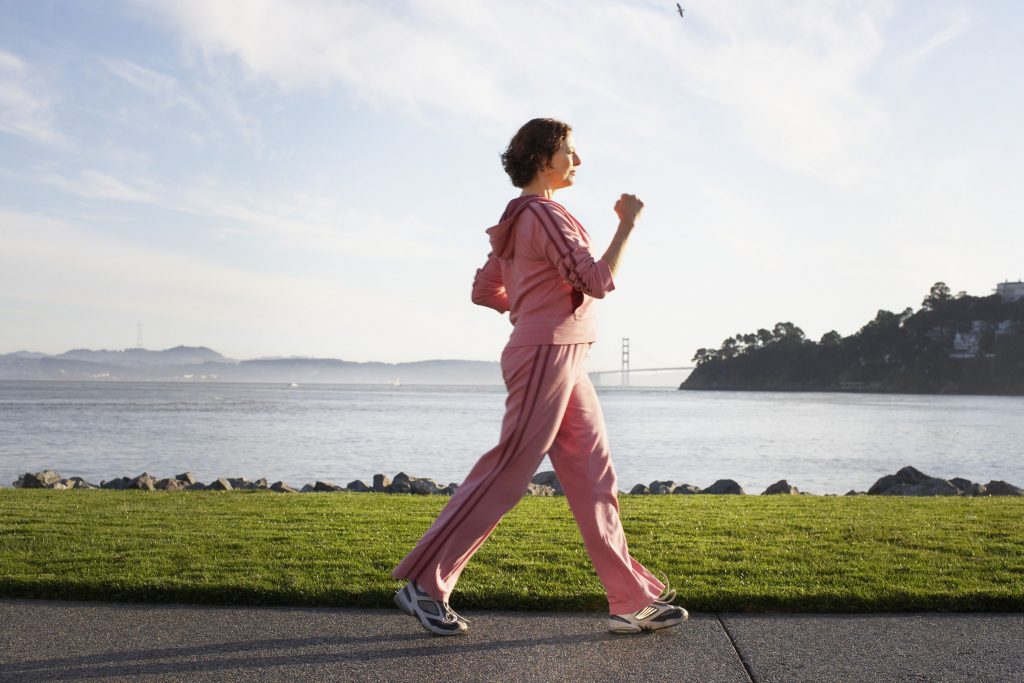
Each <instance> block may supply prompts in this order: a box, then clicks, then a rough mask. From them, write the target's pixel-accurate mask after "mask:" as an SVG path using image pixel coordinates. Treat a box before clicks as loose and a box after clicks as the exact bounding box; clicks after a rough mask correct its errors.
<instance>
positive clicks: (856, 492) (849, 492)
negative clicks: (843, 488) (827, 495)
mask: <svg viewBox="0 0 1024 683" xmlns="http://www.w3.org/2000/svg"><path fill="white" fill-rule="evenodd" d="M846 495H848V496H866V495H868V494H867V493H866V492H864V491H854V490H853V489H850V490H849V491H847V492H846Z"/></svg>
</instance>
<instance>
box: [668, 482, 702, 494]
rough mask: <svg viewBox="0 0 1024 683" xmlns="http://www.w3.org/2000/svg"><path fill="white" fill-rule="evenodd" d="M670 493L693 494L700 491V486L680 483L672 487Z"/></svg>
mask: <svg viewBox="0 0 1024 683" xmlns="http://www.w3.org/2000/svg"><path fill="white" fill-rule="evenodd" d="M672 493H680V494H693V493H700V487H699V486H694V485H693V484H680V485H679V486H677V487H675V488H674V489H672Z"/></svg>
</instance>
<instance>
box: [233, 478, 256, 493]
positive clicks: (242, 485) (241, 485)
mask: <svg viewBox="0 0 1024 683" xmlns="http://www.w3.org/2000/svg"><path fill="white" fill-rule="evenodd" d="M228 483H229V484H231V488H233V489H237V490H244V491H247V490H249V489H252V488H255V487H254V486H253V485H252V482H251V481H249V480H248V479H246V478H245V477H228Z"/></svg>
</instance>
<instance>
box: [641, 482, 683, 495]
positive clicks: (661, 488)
mask: <svg viewBox="0 0 1024 683" xmlns="http://www.w3.org/2000/svg"><path fill="white" fill-rule="evenodd" d="M675 488H676V483H675V482H674V481H652V482H651V483H650V485H649V486H648V487H647V490H648V491H650V493H651V495H652V496H653V495H663V494H666V493H672V491H674V490H675Z"/></svg>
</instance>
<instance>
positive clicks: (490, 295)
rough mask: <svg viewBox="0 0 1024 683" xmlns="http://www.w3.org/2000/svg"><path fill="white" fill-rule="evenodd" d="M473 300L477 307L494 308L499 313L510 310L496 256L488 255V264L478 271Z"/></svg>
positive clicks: (474, 281) (475, 278) (474, 283)
mask: <svg viewBox="0 0 1024 683" xmlns="http://www.w3.org/2000/svg"><path fill="white" fill-rule="evenodd" d="M472 298H473V303H475V304H476V305H478V306H487V307H488V308H493V309H494V310H496V311H497V312H498V313H505V312H507V311H508V310H509V304H508V292H507V291H505V282H504V281H503V280H502V279H501V266H500V265H499V264H498V259H497V257H496V256H495V255H494V254H488V255H487V263H485V264H484V267H483V268H480V269H479V270H477V271H476V277H474V278H473V294H472Z"/></svg>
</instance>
